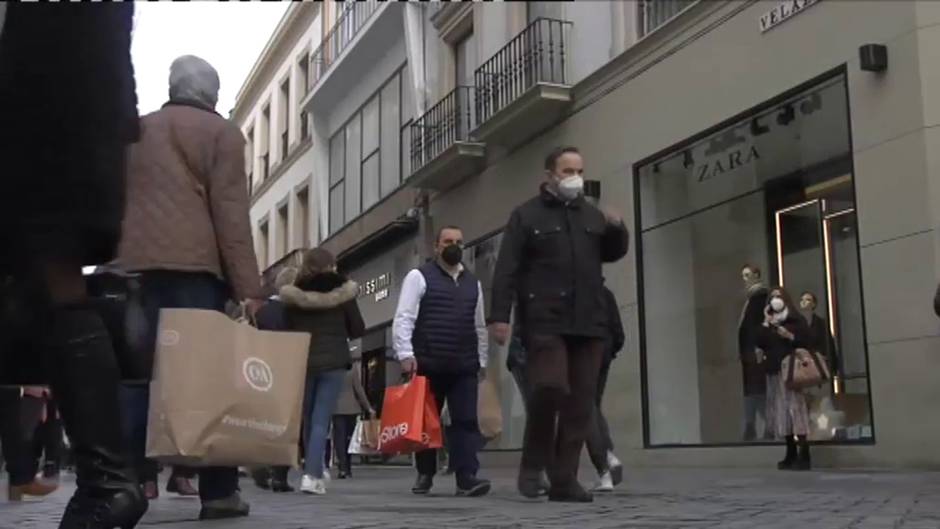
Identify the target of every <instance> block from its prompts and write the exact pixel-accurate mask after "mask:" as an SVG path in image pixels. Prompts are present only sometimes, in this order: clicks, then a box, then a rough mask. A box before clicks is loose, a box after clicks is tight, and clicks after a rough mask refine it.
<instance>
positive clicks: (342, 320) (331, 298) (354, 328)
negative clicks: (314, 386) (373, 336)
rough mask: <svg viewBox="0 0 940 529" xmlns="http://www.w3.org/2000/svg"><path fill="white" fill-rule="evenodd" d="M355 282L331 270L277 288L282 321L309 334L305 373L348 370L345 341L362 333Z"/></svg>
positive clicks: (290, 328) (347, 353)
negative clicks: (281, 308) (279, 293)
mask: <svg viewBox="0 0 940 529" xmlns="http://www.w3.org/2000/svg"><path fill="white" fill-rule="evenodd" d="M358 295H359V285H357V284H356V283H355V282H354V281H350V280H348V279H346V278H345V277H343V276H340V275H338V274H334V273H327V274H319V275H316V276H314V277H312V278H310V279H309V280H306V281H304V280H302V281H300V282H298V284H297V285H296V286H294V285H288V286H286V287H284V288H282V289H281V301H282V302H283V303H284V305H285V306H286V311H285V314H284V315H285V323H286V324H287V329H288V330H291V331H298V332H307V333H310V336H311V338H310V355H309V357H308V358H307V373H308V375H311V374H317V373H322V372H324V371H331V370H334V369H349V367H350V366H351V365H352V357H351V356H350V354H349V340H350V339H354V338H361V337H362V335H363V334H365V323H364V322H363V321H362V314H361V313H360V312H359V305H357V304H356V297H357V296H358Z"/></svg>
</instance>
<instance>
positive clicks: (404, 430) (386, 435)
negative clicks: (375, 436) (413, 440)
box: [379, 422, 408, 446]
mask: <svg viewBox="0 0 940 529" xmlns="http://www.w3.org/2000/svg"><path fill="white" fill-rule="evenodd" d="M403 435H408V423H406V422H403V423H401V424H393V425H391V426H386V427H385V428H382V433H381V435H379V446H382V445H384V444H385V443H387V442H389V441H391V440H393V439H396V438H398V437H401V436H403Z"/></svg>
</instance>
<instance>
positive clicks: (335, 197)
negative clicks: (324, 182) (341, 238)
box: [330, 182, 345, 234]
mask: <svg viewBox="0 0 940 529" xmlns="http://www.w3.org/2000/svg"><path fill="white" fill-rule="evenodd" d="M344 187H345V185H344V183H343V182H340V183H339V184H337V185H336V187H334V188H333V189H331V190H330V234H333V233H336V232H337V231H339V229H340V228H342V227H343V225H344V224H345V222H344V216H343V191H344Z"/></svg>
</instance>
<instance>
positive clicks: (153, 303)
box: [121, 271, 238, 501]
mask: <svg viewBox="0 0 940 529" xmlns="http://www.w3.org/2000/svg"><path fill="white" fill-rule="evenodd" d="M141 290H142V294H143V297H144V303H145V307H144V313H145V315H146V317H147V324H148V328H147V332H148V333H149V334H148V337H147V340H148V341H147V343H152V344H154V345H156V343H157V340H156V336H157V326H158V324H159V319H160V309H202V310H215V311H219V312H223V311H224V310H225V302H226V301H227V300H228V298H229V293H228V288H227V287H226V285H225V284H224V283H223V282H222V281H220V280H219V279H217V278H216V277H215V276H213V275H211V274H207V273H198V272H167V271H148V272H144V273H142V274H141ZM121 396H122V399H121V400H122V403H123V406H124V410H123V413H122V415H123V416H124V417H126V418H127V419H126V423H125V425H124V431H125V435H126V436H127V437H128V446H130V447H131V452H132V456H133V457H134V458H135V459H136V460H137V461H138V462H139V463H142V462H144V461H145V459H144V453H145V450H146V420H147V419H146V417H147V411H148V410H147V406H148V402H149V399H150V390H149V387H148V386H139V385H138V386H127V387H125V388H124V390H123V391H122V392H121ZM145 470H146V471H148V472H149V471H150V470H149V469H146V464H145ZM237 490H238V469H237V468H235V467H206V468H201V469H199V497H200V499H202V501H212V500H220V499H223V498H227V497H229V496H231V495H233V494H235V492H236V491H237Z"/></svg>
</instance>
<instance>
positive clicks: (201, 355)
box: [147, 309, 310, 466]
mask: <svg viewBox="0 0 940 529" xmlns="http://www.w3.org/2000/svg"><path fill="white" fill-rule="evenodd" d="M309 343H310V335H309V334H306V333H291V332H269V331H259V330H257V329H255V328H254V327H251V326H250V325H246V324H244V323H238V322H235V321H232V320H230V319H229V318H227V317H226V316H225V315H224V314H222V313H220V312H213V311H207V310H189V309H165V310H163V311H161V313H160V327H159V331H158V333H157V348H156V357H155V359H154V375H153V380H152V381H151V383H150V412H149V417H148V423H147V456H148V457H152V458H155V459H159V460H161V461H164V462H166V463H169V464H181V465H189V466H248V465H296V464H297V445H298V440H299V436H300V422H301V421H300V418H301V417H300V416H301V406H302V402H303V391H304V381H305V376H306V372H307V369H306V367H307V354H308V346H309Z"/></svg>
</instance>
